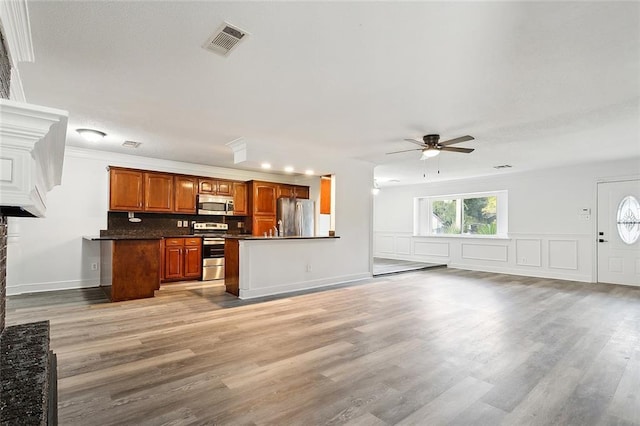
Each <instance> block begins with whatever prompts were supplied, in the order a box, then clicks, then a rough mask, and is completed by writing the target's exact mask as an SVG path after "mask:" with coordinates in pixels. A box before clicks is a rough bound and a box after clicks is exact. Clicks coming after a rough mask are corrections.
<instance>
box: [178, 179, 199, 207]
mask: <svg viewBox="0 0 640 426" xmlns="http://www.w3.org/2000/svg"><path fill="white" fill-rule="evenodd" d="M197 192H198V180H197V179H196V178H194V177H189V176H175V177H174V193H175V197H174V211H175V212H176V213H178V212H179V213H190V214H195V213H196V195H197Z"/></svg>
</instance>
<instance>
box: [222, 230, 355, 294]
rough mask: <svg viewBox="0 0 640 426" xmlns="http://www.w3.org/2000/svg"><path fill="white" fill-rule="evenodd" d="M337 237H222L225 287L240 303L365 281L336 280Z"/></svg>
mask: <svg viewBox="0 0 640 426" xmlns="http://www.w3.org/2000/svg"><path fill="white" fill-rule="evenodd" d="M336 244H340V237H337V236H320V237H296V236H293V237H260V236H251V235H225V245H224V258H225V277H224V278H225V286H226V290H227V292H228V293H231V294H234V295H236V296H238V297H239V298H241V299H251V298H255V297H264V296H270V295H273V294H278V293H287V292H292V291H298V290H303V289H308V288H313V287H322V286H325V285H330V284H333V283H338V282H345V281H349V280H353V279H362V278H366V277H365V276H362V277H360V276H358V277H351V276H348V277H345V276H338V275H337V274H338V273H339V272H340V269H341V266H342V265H339V264H336V262H335V261H334V260H331V259H333V257H334V256H333V253H335V252H336Z"/></svg>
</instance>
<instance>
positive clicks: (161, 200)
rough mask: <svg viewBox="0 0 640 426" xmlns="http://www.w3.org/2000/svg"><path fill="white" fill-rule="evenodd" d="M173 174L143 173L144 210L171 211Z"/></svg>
mask: <svg viewBox="0 0 640 426" xmlns="http://www.w3.org/2000/svg"><path fill="white" fill-rule="evenodd" d="M173 197H174V191H173V175H171V174H168V173H152V172H145V173H144V211H146V212H162V213H172V212H173Z"/></svg>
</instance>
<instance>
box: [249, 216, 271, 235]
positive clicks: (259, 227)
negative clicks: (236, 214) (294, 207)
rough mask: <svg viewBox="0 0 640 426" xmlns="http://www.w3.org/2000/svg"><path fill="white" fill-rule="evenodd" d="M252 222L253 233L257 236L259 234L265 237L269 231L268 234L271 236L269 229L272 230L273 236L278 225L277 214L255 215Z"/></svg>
mask: <svg viewBox="0 0 640 426" xmlns="http://www.w3.org/2000/svg"><path fill="white" fill-rule="evenodd" d="M251 221H252V223H251V225H252V226H251V229H252V231H251V233H252V234H253V235H255V236H259V237H264V233H265V232H266V233H267V236H269V235H270V234H269V231H271V232H272V234H271V236H273V235H274V234H273V233H274V232H275V231H274V229H273V227H274V226H276V216H275V215H270V216H253V218H252V219H251Z"/></svg>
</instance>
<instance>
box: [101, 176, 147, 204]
mask: <svg viewBox="0 0 640 426" xmlns="http://www.w3.org/2000/svg"><path fill="white" fill-rule="evenodd" d="M143 188H144V186H143V172H141V171H140V170H130V169H118V168H114V167H111V168H110V169H109V210H124V211H142V201H143Z"/></svg>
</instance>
